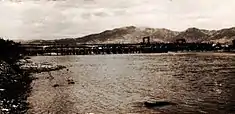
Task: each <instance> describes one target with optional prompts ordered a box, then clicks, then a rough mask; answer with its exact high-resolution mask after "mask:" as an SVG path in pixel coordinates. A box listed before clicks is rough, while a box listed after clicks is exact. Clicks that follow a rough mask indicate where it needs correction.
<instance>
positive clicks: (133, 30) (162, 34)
mask: <svg viewBox="0 0 235 114" xmlns="http://www.w3.org/2000/svg"><path fill="white" fill-rule="evenodd" d="M147 36H149V37H150V42H174V41H175V40H176V39H185V40H186V41H187V42H214V43H217V42H219V43H227V44H231V42H232V40H234V39H235V27H232V28H226V29H221V30H205V29H198V28H188V29H187V30H185V31H172V30H169V29H165V28H161V29H159V28H145V27H135V26H127V27H122V28H116V29H113V30H106V31H103V32H101V33H96V34H90V35H87V36H83V37H79V38H64V39H57V40H33V41H30V42H28V43H32V44H34V43H37V44H38V43H63V44H71V43H81V44H82V43H97V44H99V43H140V42H142V38H143V37H147Z"/></svg>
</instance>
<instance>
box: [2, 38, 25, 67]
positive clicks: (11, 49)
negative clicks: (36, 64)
mask: <svg viewBox="0 0 235 114" xmlns="http://www.w3.org/2000/svg"><path fill="white" fill-rule="evenodd" d="M22 51H23V50H22V48H21V47H20V43H16V42H13V41H12V40H4V39H2V38H0V59H1V60H4V61H5V62H7V63H8V64H10V65H13V64H15V63H16V62H17V61H18V60H19V59H20V58H22V56H21V53H22Z"/></svg>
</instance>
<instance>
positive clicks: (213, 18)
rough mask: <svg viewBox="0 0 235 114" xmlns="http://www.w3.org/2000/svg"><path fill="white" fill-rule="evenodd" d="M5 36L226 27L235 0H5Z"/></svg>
mask: <svg viewBox="0 0 235 114" xmlns="http://www.w3.org/2000/svg"><path fill="white" fill-rule="evenodd" d="M0 14H1V17H0V36H1V37H4V38H7V39H23V40H32V39H46V40H49V39H58V38H68V37H81V36H84V35H88V34H92V33H99V32H102V31H104V30H107V29H114V28H118V27H123V26H137V27H152V28H167V29H171V30H175V31H183V30H185V29H187V28H189V27H197V28H203V29H221V28H229V27H233V26H235V0H1V1H0Z"/></svg>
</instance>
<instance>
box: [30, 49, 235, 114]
mask: <svg viewBox="0 0 235 114" xmlns="http://www.w3.org/2000/svg"><path fill="white" fill-rule="evenodd" d="M32 60H33V61H36V62H52V63H54V64H59V65H65V66H66V67H67V69H63V70H60V71H52V72H49V73H45V72H44V73H39V74H35V75H34V76H35V77H36V78H37V79H36V80H34V81H33V82H32V84H31V85H32V92H31V95H30V97H29V98H28V102H29V103H30V108H31V109H30V110H29V111H28V112H29V113H38V114H42V113H51V114H85V113H94V114H100V113H105V114H115V113H124V114H126V113H137V114H139V113H140V114H143V113H146V114H148V113H156V114H172V113H174V114H175V113H179V114H181V113H209V114H225V113H226V114H229V113H235V78H234V76H235V54H228V53H164V54H126V55H125V54H124V55H84V56H82V55H81V56H35V57H32ZM68 79H69V80H73V81H74V82H75V84H68V81H67V80H68ZM55 84H57V85H58V87H53V85H55ZM145 101H169V102H173V103H176V105H169V106H164V107H153V108H146V107H145V106H143V102H145Z"/></svg>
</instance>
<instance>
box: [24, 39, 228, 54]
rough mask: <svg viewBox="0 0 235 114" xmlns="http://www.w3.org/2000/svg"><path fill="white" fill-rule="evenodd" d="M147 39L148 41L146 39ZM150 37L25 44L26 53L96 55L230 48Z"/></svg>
mask: <svg viewBox="0 0 235 114" xmlns="http://www.w3.org/2000/svg"><path fill="white" fill-rule="evenodd" d="M146 39H147V41H146ZM149 41H150V40H149V37H145V38H143V42H141V43H136V44H55V43H54V44H53V43H50V44H49V43H48V44H23V45H22V48H24V50H25V51H24V53H23V54H24V55H28V56H36V55H95V54H128V53H165V52H168V51H172V52H177V51H213V50H221V49H225V50H228V51H229V50H230V47H222V46H221V45H219V44H212V43H186V42H184V41H183V42H182V41H179V42H175V43H150V42H149Z"/></svg>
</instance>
